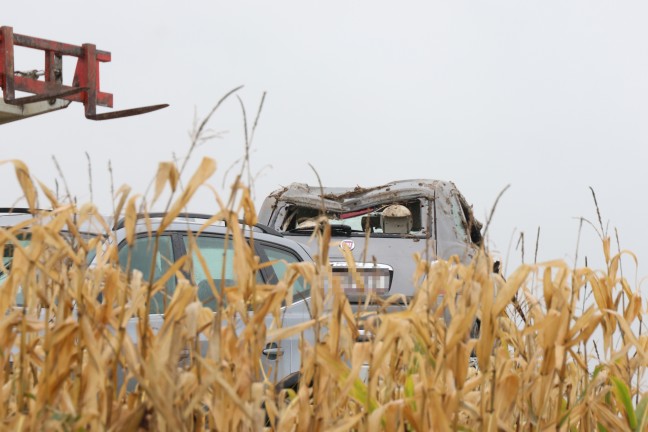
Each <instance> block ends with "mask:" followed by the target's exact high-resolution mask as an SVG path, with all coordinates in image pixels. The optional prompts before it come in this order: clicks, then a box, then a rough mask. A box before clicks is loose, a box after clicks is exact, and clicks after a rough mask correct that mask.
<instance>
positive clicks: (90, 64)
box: [0, 26, 169, 120]
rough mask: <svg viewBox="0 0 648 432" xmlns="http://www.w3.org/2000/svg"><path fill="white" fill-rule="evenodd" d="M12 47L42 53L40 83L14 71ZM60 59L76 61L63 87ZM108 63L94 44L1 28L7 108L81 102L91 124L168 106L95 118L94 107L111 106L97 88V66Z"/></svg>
mask: <svg viewBox="0 0 648 432" xmlns="http://www.w3.org/2000/svg"><path fill="white" fill-rule="evenodd" d="M14 46H22V47H26V48H31V49H37V50H41V51H44V52H45V73H44V80H43V81H41V80H39V79H38V76H30V75H29V74H27V75H25V74H20V73H17V72H16V71H15V70H14ZM63 56H70V57H76V58H77V64H76V69H75V73H74V79H73V82H72V85H64V84H63ZM110 60H111V54H110V52H108V51H101V50H98V49H97V48H96V46H95V45H93V44H83V45H82V46H77V45H70V44H66V43H62V42H55V41H51V40H46V39H40V38H35V37H31V36H25V35H20V34H16V33H14V32H13V28H11V27H7V26H3V27H0V87H2V91H3V100H4V102H5V103H7V104H9V105H19V106H24V105H26V104H31V103H35V102H42V101H49V103H50V104H51V105H54V101H56V100H57V99H64V100H67V101H71V102H81V103H83V105H84V106H85V116H86V118H88V119H90V120H109V119H116V118H121V117H129V116H133V115H139V114H144V113H148V112H151V111H156V110H159V109H162V108H166V107H168V106H169V105H168V104H160V105H151V106H146V107H140V108H132V109H126V110H120V111H112V112H106V113H102V114H97V106H103V107H108V108H112V106H113V95H112V94H111V93H106V92H103V91H101V89H100V85H99V84H100V80H99V64H100V63H106V62H109V61H110ZM17 91H20V92H26V93H31V94H32V96H25V97H16V92H17Z"/></svg>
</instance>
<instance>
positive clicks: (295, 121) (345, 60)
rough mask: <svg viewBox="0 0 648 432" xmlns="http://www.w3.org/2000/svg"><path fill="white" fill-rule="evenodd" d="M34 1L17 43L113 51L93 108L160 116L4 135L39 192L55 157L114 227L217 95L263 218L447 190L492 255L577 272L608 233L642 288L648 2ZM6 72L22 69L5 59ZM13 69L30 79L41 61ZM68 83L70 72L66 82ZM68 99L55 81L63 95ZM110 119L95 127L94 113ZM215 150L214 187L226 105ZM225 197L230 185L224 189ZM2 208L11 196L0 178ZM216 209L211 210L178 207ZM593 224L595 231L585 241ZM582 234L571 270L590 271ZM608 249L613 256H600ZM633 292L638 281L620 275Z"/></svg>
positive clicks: (16, 22)
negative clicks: (356, 198)
mask: <svg viewBox="0 0 648 432" xmlns="http://www.w3.org/2000/svg"><path fill="white" fill-rule="evenodd" d="M185 4H186V6H185V5H184V4H183V6H182V7H181V6H180V3H179V2H177V1H173V2H172V1H160V0H157V1H148V0H146V1H131V2H125V1H111V2H87V1H60V2H50V1H42V0H39V1H32V2H24V3H21V2H13V3H11V6H7V7H5V8H3V13H2V22H0V24H1V25H9V26H12V27H13V28H14V32H16V33H21V34H27V35H31V36H38V37H42V38H47V39H53V40H57V41H63V42H68V43H73V44H79V45H80V44H81V43H84V42H89V43H94V44H96V45H97V47H98V48H99V49H103V50H107V51H111V52H112V55H113V56H112V62H111V63H108V64H103V65H102V69H101V71H102V89H103V90H104V91H108V92H111V93H113V94H114V100H115V109H123V108H132V107H136V106H140V105H148V104H155V103H163V102H165V103H169V104H171V107H170V108H167V109H166V110H163V111H159V112H156V113H153V114H148V115H145V116H139V117H133V118H129V119H121V120H114V121H110V122H108V121H107V122H91V121H88V120H85V118H84V117H83V110H82V106H81V105H80V104H75V105H73V106H70V107H69V108H68V109H66V110H63V111H60V112H58V113H53V114H48V115H46V116H43V117H40V118H33V119H30V120H25V121H21V122H17V123H13V124H9V125H5V126H3V127H2V131H1V132H2V134H1V135H0V136H1V137H2V138H1V140H0V146H1V147H0V148H1V153H0V155H1V156H0V158H2V159H13V158H16V159H21V160H23V161H25V162H26V163H27V164H28V165H29V167H30V169H31V170H32V173H33V175H34V176H36V177H37V178H39V179H40V180H42V181H44V182H45V183H46V184H48V185H50V186H51V187H53V185H54V179H55V178H57V177H58V175H57V172H56V169H55V167H54V164H53V162H52V156H53V155H54V156H56V158H57V159H58V161H59V163H60V165H61V168H62V170H63V171H64V173H65V176H66V179H67V182H68V184H69V185H70V188H71V189H72V192H73V193H74V194H75V195H76V196H77V197H78V199H79V201H82V202H83V201H87V200H89V199H90V192H89V180H88V165H87V161H86V155H85V152H87V153H88V154H89V155H90V157H91V160H92V170H93V197H94V201H95V202H96V203H97V204H98V205H99V206H100V208H101V209H102V210H103V211H105V212H109V211H110V209H111V204H110V203H111V198H110V193H109V192H110V177H109V174H108V169H107V166H108V161H112V166H113V171H114V178H115V183H116V186H119V185H121V184H123V183H127V184H129V185H131V186H132V187H133V189H134V190H136V191H139V192H144V191H145V189H146V187H147V185H148V184H149V183H150V181H151V179H152V178H153V176H154V173H155V170H156V167H157V163H158V162H160V161H165V160H170V159H171V155H172V154H173V153H175V154H177V155H178V156H182V155H184V154H185V153H186V151H187V149H188V143H189V140H188V131H189V130H190V129H191V127H192V123H193V120H194V115H195V113H196V112H197V113H198V116H199V117H200V116H202V115H204V114H206V113H207V112H208V111H209V110H210V109H211V107H212V106H213V105H214V104H215V103H216V102H217V101H218V99H219V98H220V97H221V96H222V95H224V94H225V93H226V92H227V91H229V90H231V89H232V88H234V87H236V86H238V85H245V87H244V89H242V90H241V91H240V92H239V95H240V97H241V98H242V100H243V101H244V103H245V106H246V108H247V111H248V115H249V116H250V117H252V116H253V115H254V112H255V111H256V108H257V106H258V103H259V100H260V98H261V95H262V93H263V92H264V91H267V92H268V93H267V99H266V103H265V106H264V109H263V113H262V116H261V121H260V124H259V127H258V130H257V133H256V136H255V140H254V143H253V147H254V153H253V156H252V170H253V171H254V172H255V173H258V174H259V175H258V178H257V180H256V183H255V196H256V202H257V205H260V203H261V201H262V199H263V197H264V196H265V195H266V194H267V193H268V192H270V191H271V190H273V189H276V188H278V187H279V186H280V185H286V184H288V183H290V182H293V181H300V182H307V183H315V182H316V179H315V176H314V174H313V172H312V170H311V169H310V168H309V166H308V163H312V164H313V165H314V166H315V167H316V169H317V171H318V172H319V174H320V176H321V178H322V181H323V182H324V183H325V184H327V185H331V186H345V185H350V186H355V185H357V184H360V185H363V186H371V185H377V184H381V183H384V182H387V181H390V180H396V179H407V178H439V179H444V180H452V181H454V182H455V183H456V184H457V186H458V187H459V188H460V190H461V191H462V192H463V193H464V195H465V196H466V197H467V199H468V201H469V202H472V203H473V204H474V208H475V211H476V214H477V215H478V216H479V217H480V218H481V219H482V220H484V219H486V215H487V213H488V212H489V211H490V208H491V207H492V205H493V203H494V201H495V199H496V197H497V195H498V193H499V192H500V191H501V190H502V189H503V188H504V187H505V186H506V185H507V184H510V185H511V187H510V189H509V190H508V191H507V192H506V193H505V194H504V195H503V197H502V199H501V201H500V203H499V205H498V207H497V209H496V213H495V218H494V220H493V223H492V226H491V232H490V246H491V248H493V249H496V250H498V251H499V252H500V254H501V255H502V256H503V257H506V256H507V255H508V254H509V244H511V243H512V246H510V258H509V262H510V264H509V267H508V270H509V272H510V271H511V269H512V267H513V266H514V265H515V264H516V263H517V262H519V261H520V255H521V252H520V250H517V251H516V250H515V245H516V242H517V238H518V237H519V235H520V232H524V236H525V246H526V248H525V249H526V251H525V260H526V262H530V261H533V250H534V248H535V239H536V232H537V229H538V227H540V229H541V232H540V244H539V259H540V260H547V259H554V258H564V259H566V260H568V262H569V263H570V264H573V259H574V252H575V249H576V242H577V237H578V227H579V221H578V219H577V218H578V217H581V216H582V217H586V218H588V219H589V220H591V221H592V222H596V220H597V217H596V211H595V207H594V204H593V200H592V196H591V193H590V191H589V189H588V186H591V187H593V188H594V190H595V191H596V194H597V198H598V202H599V205H600V208H601V212H602V217H603V222H604V223H607V222H608V221H609V229H610V232H611V233H612V234H614V228H615V227H616V228H618V230H619V239H620V242H621V247H622V248H627V249H630V250H633V251H634V252H635V253H636V254H637V255H638V258H639V260H640V267H639V278H641V277H642V276H643V275H644V274H645V272H646V271H648V270H646V269H647V267H646V266H645V264H641V263H642V262H644V261H645V259H646V255H647V254H648V246H646V243H647V242H646V240H647V229H646V227H645V222H644V221H648V203H647V202H646V199H645V196H644V194H643V193H642V192H643V191H644V190H646V187H647V186H648V175H646V174H645V168H646V162H647V161H648V147H647V146H646V139H647V138H648V122H647V121H646V119H647V118H648V43H646V41H647V40H648V26H646V22H648V3H645V2H641V1H616V2H609V1H592V0H586V1H585V0H583V1H577V0H573V1H554V0H542V1H523V2H521V1H519V0H510V1H506V0H501V1H479V2H478V1H472V2H468V1H458V0H453V1H425V2H423V1H420V2H412V1H401V2H385V1H345V2H342V1H327V2H307V1H273V2H268V1H266V2H262V1H256V2H251V1H235V2H233V1H230V2H225V1H193V2H186V3H185ZM19 54H20V53H19ZM16 68H17V69H34V68H42V63H41V59H40V57H37V58H35V59H33V61H32V60H30V59H29V54H28V53H26V54H25V61H24V62H23V63H21V62H20V59H19V60H18V62H17V66H16ZM64 68H65V71H66V76H69V75H71V74H72V72H73V69H74V64H73V62H72V61H71V60H70V61H69V62H67V63H64ZM68 80H69V78H68ZM104 111H107V109H104ZM211 127H212V128H213V129H214V130H217V131H229V133H227V134H226V135H224V137H223V138H222V139H219V140H215V141H212V142H209V143H206V144H205V145H203V146H202V147H200V149H199V150H198V151H197V153H196V155H195V156H194V158H193V164H192V166H196V165H197V164H198V162H199V160H200V158H201V157H202V156H204V155H208V156H211V157H213V158H215V159H216V160H217V161H218V164H219V169H218V172H217V175H216V177H215V178H214V184H215V185H216V186H217V187H218V189H221V186H222V182H223V175H224V174H225V171H226V170H227V168H228V167H230V166H231V165H232V163H233V162H234V161H235V160H237V159H238V158H239V157H240V156H241V155H242V153H243V135H242V116H241V110H240V107H239V106H238V103H237V102H236V99H230V100H229V101H228V102H227V103H226V104H225V105H224V106H223V107H222V110H220V111H219V112H218V113H217V114H216V116H215V117H214V119H213V120H212V122H211ZM229 180H231V175H230V176H229ZM0 181H2V182H3V190H4V198H3V201H4V202H5V204H7V205H9V204H11V203H13V201H14V200H15V199H16V197H17V196H18V195H19V191H18V188H17V184H16V181H15V179H14V175H13V170H12V169H11V168H10V167H9V166H7V165H3V166H0ZM191 209H192V210H196V211H210V210H215V209H216V205H215V203H214V202H213V200H212V199H211V198H210V195H209V193H206V192H205V193H203V194H201V195H200V199H199V200H197V201H194V202H193V204H192V207H191ZM596 224H597V225H598V222H596ZM597 239H598V238H597V235H596V233H595V232H594V230H593V229H592V228H591V227H590V226H589V225H587V226H585V227H584V228H583V231H582V236H581V246H580V252H579V257H580V260H579V261H580V262H579V265H582V264H583V262H582V258H583V256H585V255H587V256H588V259H589V262H590V264H591V265H593V266H594V267H597V268H600V266H601V265H602V261H601V257H602V249H601V247H600V246H599V242H598V240H597ZM614 243H615V246H614V248H613V249H614V250H616V241H615V242H614ZM624 271H625V272H626V273H625V275H626V276H629V277H630V278H631V280H632V279H634V277H633V272H634V271H635V268H634V266H633V265H631V262H630V261H626V263H625V265H624Z"/></svg>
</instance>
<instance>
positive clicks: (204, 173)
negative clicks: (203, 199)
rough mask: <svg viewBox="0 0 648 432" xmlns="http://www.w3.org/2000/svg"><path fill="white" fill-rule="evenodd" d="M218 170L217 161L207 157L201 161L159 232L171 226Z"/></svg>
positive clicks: (163, 221)
mask: <svg viewBox="0 0 648 432" xmlns="http://www.w3.org/2000/svg"><path fill="white" fill-rule="evenodd" d="M215 171H216V161H214V160H213V159H211V158H208V157H205V158H203V160H202V161H201V162H200V166H199V167H198V169H197V170H196V172H195V173H194V175H193V176H192V177H191V180H189V183H188V184H187V186H186V188H185V189H184V190H183V191H182V194H181V195H180V196H179V197H178V198H177V199H176V200H175V202H174V203H173V205H172V206H171V208H170V209H169V211H168V212H167V213H166V215H165V216H164V218H163V219H162V222H161V223H160V226H159V227H158V233H163V232H164V230H165V229H166V228H167V227H168V226H169V224H170V223H171V221H173V220H174V219H175V218H176V217H177V216H178V215H179V214H180V212H181V211H182V209H183V208H185V207H186V205H187V204H188V203H189V200H190V199H191V197H193V195H194V194H195V193H196V191H197V190H198V188H199V187H200V186H201V185H202V184H203V183H204V182H205V181H207V179H209V178H210V177H211V176H212V175H213V174H214V172H215Z"/></svg>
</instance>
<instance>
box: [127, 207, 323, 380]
mask: <svg viewBox="0 0 648 432" xmlns="http://www.w3.org/2000/svg"><path fill="white" fill-rule="evenodd" d="M163 217H164V214H155V213H151V214H149V215H148V217H147V218H141V219H138V220H137V222H136V225H135V240H134V242H133V245H132V246H131V247H129V245H128V243H127V242H126V229H125V227H124V221H119V222H118V223H117V224H116V226H115V239H116V241H117V244H118V251H119V252H118V255H119V264H120V266H121V267H122V269H123V270H124V271H132V270H134V269H137V270H139V271H141V272H142V280H145V281H148V280H151V269H153V272H154V273H153V278H152V279H153V280H156V279H158V278H160V277H161V276H162V275H164V274H165V273H166V271H167V270H168V269H169V267H170V266H171V265H172V264H173V263H174V262H176V261H177V260H178V259H179V258H180V257H182V256H184V255H187V254H189V255H190V256H191V259H190V264H189V265H188V266H186V268H185V269H183V272H184V273H185V276H186V277H187V278H188V279H189V280H190V281H192V283H193V284H195V285H196V286H197V287H198V298H199V300H200V301H201V302H202V303H203V305H204V306H207V307H209V308H211V309H215V308H216V307H217V304H216V299H215V298H214V295H213V292H212V290H211V287H210V283H209V281H208V276H207V274H209V275H211V278H212V281H213V284H214V285H215V287H216V288H217V289H218V290H219V291H220V290H222V289H223V288H224V287H233V286H236V284H237V281H236V276H235V272H234V248H233V244H232V241H229V240H228V237H230V236H231V231H228V230H231V228H228V227H226V226H225V224H224V223H215V224H211V225H208V226H204V224H205V221H206V220H208V219H209V218H210V217H211V215H201V214H191V213H190V214H183V215H182V216H179V217H177V218H176V219H174V221H173V222H172V223H171V224H170V225H169V226H168V227H166V229H165V230H164V232H163V233H162V234H161V235H159V236H158V239H157V240H158V247H157V250H155V248H154V247H153V244H154V241H155V232H156V230H157V229H158V227H159V225H160V223H161V221H162V218H163ZM243 229H244V234H245V237H246V238H248V239H249V238H250V236H251V235H253V237H254V242H253V243H252V242H250V243H251V244H253V246H254V254H255V255H256V256H258V257H259V260H260V262H261V263H271V264H270V265H268V266H265V267H263V268H262V269H261V271H259V272H258V273H257V275H256V278H257V282H258V283H260V284H275V283H277V282H278V281H280V280H281V279H282V278H283V275H284V272H285V271H286V265H287V264H290V263H296V262H304V261H305V262H311V261H312V258H311V257H310V255H309V253H308V252H307V251H306V249H305V248H304V247H303V246H302V245H301V244H299V243H297V242H295V241H293V240H290V239H287V238H284V237H283V236H282V235H281V234H279V233H278V232H276V231H275V230H273V229H271V228H268V227H265V226H262V225H256V226H253V227H248V226H243ZM190 237H193V238H194V240H195V245H196V246H195V248H193V249H192V248H191V247H190V244H191V240H190ZM199 255H200V256H202V259H203V260H204V262H205V263H206V267H205V266H203V264H202V262H201V259H200V258H199ZM152 263H153V265H151V264H152ZM175 287H176V278H175V276H174V277H172V278H170V279H169V280H168V281H167V282H166V285H165V289H164V291H159V292H157V293H156V294H154V295H153V297H152V298H151V305H150V310H149V312H150V313H149V322H150V326H151V329H152V330H153V331H154V332H157V330H159V329H160V328H161V326H162V323H163V320H164V313H165V308H166V306H167V305H168V304H169V302H170V299H171V296H172V295H173V292H174V290H175ZM309 289H310V287H309V285H307V284H306V283H304V281H302V280H300V279H298V280H297V281H296V283H295V284H294V285H293V302H292V303H291V304H286V305H284V306H283V307H282V314H281V316H282V326H284V327H289V326H294V325H297V324H300V323H303V322H305V321H308V320H310V319H311V317H310V313H309V307H308V302H309V301H310V291H309ZM271 322H272V317H271V316H268V317H267V319H266V324H267V325H268V326H269V325H270V324H271ZM127 332H128V334H129V335H130V337H131V338H132V340H134V341H136V340H137V321H136V319H131V320H130V321H129V322H128V324H127ZM261 362H262V364H263V367H264V370H265V371H266V372H267V371H270V370H272V374H270V375H269V377H270V378H272V379H274V378H276V380H277V381H278V382H279V386H278V387H282V386H284V385H285V384H283V383H284V382H288V383H289V384H288V386H292V384H290V383H292V382H293V381H295V380H296V377H297V376H298V375H296V373H297V372H298V371H299V368H300V352H299V335H294V336H291V337H289V338H287V339H284V340H282V341H280V343H276V342H272V343H269V344H267V345H266V347H265V348H264V350H263V352H262V358H261ZM291 374H292V378H291ZM286 379H287V380H288V381H286Z"/></svg>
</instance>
